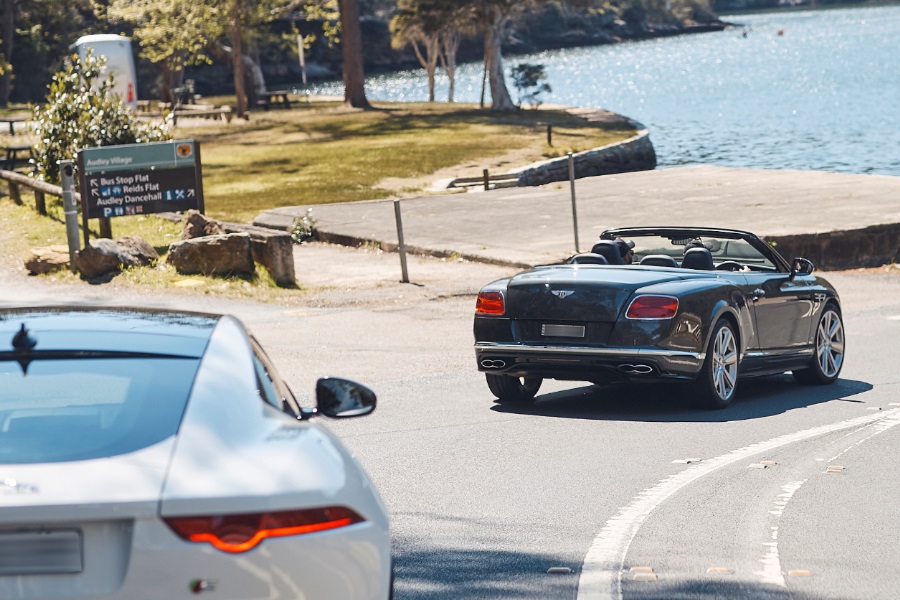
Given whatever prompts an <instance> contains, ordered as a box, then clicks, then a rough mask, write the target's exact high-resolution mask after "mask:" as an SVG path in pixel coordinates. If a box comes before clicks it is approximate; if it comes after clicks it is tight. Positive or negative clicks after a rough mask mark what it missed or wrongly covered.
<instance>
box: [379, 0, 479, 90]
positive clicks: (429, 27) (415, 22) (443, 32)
mask: <svg viewBox="0 0 900 600" xmlns="http://www.w3.org/2000/svg"><path fill="white" fill-rule="evenodd" d="M390 28H391V44H392V46H393V47H394V48H402V47H404V46H407V45H409V46H412V48H413V51H414V52H415V54H416V58H418V59H419V63H420V64H421V65H422V67H423V68H424V69H425V73H426V75H427V77H428V101H429V102H434V80H435V72H436V71H437V65H438V63H440V65H441V67H442V68H443V69H444V71H445V72H446V73H447V78H448V80H449V89H448V93H447V101H448V102H453V92H454V87H455V81H456V53H457V51H458V50H459V44H460V42H461V40H462V34H463V32H465V31H468V30H470V29H471V10H469V8H468V7H467V6H466V5H465V4H464V3H463V2H459V1H458V0H457V1H454V0H400V2H399V3H398V10H397V14H396V15H395V16H394V18H393V19H391V23H390Z"/></svg>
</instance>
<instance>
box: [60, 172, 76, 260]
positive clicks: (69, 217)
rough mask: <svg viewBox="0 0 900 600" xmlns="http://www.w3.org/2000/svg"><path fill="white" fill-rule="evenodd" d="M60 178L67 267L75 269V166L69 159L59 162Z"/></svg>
mask: <svg viewBox="0 0 900 600" xmlns="http://www.w3.org/2000/svg"><path fill="white" fill-rule="evenodd" d="M59 173H60V176H61V179H62V201H63V212H64V214H65V216H66V239H67V240H68V242H69V268H70V269H72V270H73V271H74V270H75V253H76V252H77V251H78V250H79V249H80V246H79V244H78V207H77V206H75V166H74V165H73V164H72V161H71V160H63V161H60V163H59Z"/></svg>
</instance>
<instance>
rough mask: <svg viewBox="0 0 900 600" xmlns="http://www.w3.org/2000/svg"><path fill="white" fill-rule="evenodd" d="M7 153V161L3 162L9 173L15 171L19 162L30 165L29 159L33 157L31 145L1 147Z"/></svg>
mask: <svg viewBox="0 0 900 600" xmlns="http://www.w3.org/2000/svg"><path fill="white" fill-rule="evenodd" d="M0 148H2V149H3V151H4V152H5V153H6V159H5V160H4V161H3V168H4V169H5V170H7V171H15V170H16V165H17V164H18V163H19V162H24V163H25V164H27V163H28V159H30V158H31V157H32V156H33V152H34V151H33V149H32V147H31V144H20V145H12V146H0Z"/></svg>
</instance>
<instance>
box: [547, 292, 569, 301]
mask: <svg viewBox="0 0 900 600" xmlns="http://www.w3.org/2000/svg"><path fill="white" fill-rule="evenodd" d="M550 293H551V294H553V295H554V296H556V297H557V298H559V299H560V300H565V299H566V298H568V297H569V296H571V295H572V294H574V293H575V290H550Z"/></svg>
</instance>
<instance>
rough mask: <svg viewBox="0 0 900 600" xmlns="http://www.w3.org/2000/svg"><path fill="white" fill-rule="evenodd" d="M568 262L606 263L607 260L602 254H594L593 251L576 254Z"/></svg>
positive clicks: (584, 263)
mask: <svg viewBox="0 0 900 600" xmlns="http://www.w3.org/2000/svg"><path fill="white" fill-rule="evenodd" d="M569 262H570V263H572V264H575V265H608V264H609V261H608V260H606V258H605V257H604V256H603V255H602V254H594V253H593V252H583V253H581V254H576V255H575V256H573V257H572V258H570V259H569Z"/></svg>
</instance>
